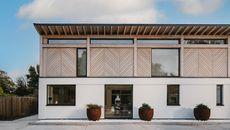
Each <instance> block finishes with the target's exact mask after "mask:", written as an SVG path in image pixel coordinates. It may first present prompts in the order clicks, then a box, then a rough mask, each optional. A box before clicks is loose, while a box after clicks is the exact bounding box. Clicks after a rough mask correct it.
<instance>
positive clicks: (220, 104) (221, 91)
mask: <svg viewBox="0 0 230 130" xmlns="http://www.w3.org/2000/svg"><path fill="white" fill-rule="evenodd" d="M218 87H220V103H218V100H217V93H218V91H217V90H218ZM216 106H224V85H223V84H217V85H216Z"/></svg>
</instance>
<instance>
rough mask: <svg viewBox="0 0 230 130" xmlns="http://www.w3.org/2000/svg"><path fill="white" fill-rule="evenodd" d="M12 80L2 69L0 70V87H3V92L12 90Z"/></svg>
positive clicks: (7, 92)
mask: <svg viewBox="0 0 230 130" xmlns="http://www.w3.org/2000/svg"><path fill="white" fill-rule="evenodd" d="M14 86H15V84H14V82H13V80H12V79H11V78H10V77H9V76H8V75H7V73H6V72H5V71H3V70H0V87H1V88H2V89H3V92H4V93H6V94H10V93H12V92H13V91H14Z"/></svg>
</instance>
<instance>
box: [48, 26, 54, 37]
mask: <svg viewBox="0 0 230 130" xmlns="http://www.w3.org/2000/svg"><path fill="white" fill-rule="evenodd" d="M48 29H49V31H50V32H51V34H52V35H54V32H53V31H52V28H51V27H50V26H48Z"/></svg>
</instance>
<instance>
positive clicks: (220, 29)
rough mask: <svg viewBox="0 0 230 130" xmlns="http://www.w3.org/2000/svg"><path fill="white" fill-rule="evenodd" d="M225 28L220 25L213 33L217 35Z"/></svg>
mask: <svg viewBox="0 0 230 130" xmlns="http://www.w3.org/2000/svg"><path fill="white" fill-rule="evenodd" d="M223 28H224V27H220V28H219V29H218V30H217V31H216V32H215V33H214V34H213V35H217V34H218V33H219V32H221V31H222V29H223Z"/></svg>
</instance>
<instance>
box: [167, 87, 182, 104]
mask: <svg viewBox="0 0 230 130" xmlns="http://www.w3.org/2000/svg"><path fill="white" fill-rule="evenodd" d="M167 105H172V106H177V105H180V101H179V85H167Z"/></svg>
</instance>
